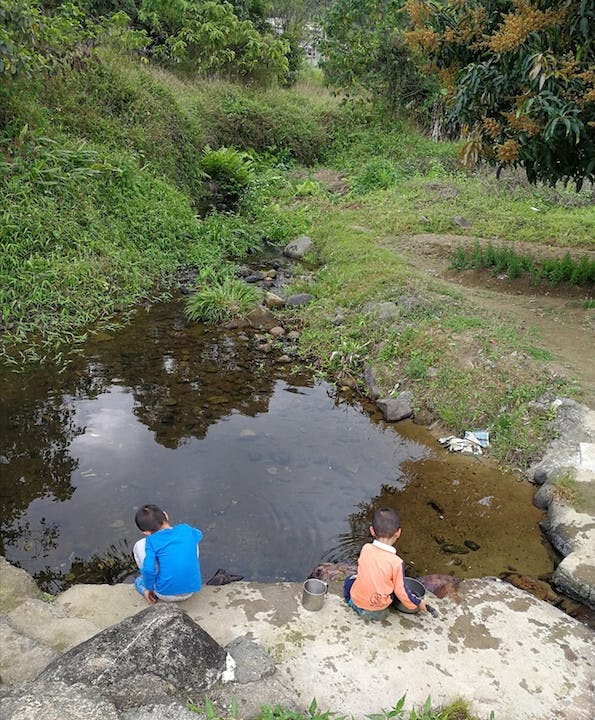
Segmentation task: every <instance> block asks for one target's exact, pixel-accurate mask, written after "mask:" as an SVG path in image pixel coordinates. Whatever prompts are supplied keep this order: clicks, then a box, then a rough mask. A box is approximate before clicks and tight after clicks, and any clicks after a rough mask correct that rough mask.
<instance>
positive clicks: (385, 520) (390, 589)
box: [344, 508, 428, 620]
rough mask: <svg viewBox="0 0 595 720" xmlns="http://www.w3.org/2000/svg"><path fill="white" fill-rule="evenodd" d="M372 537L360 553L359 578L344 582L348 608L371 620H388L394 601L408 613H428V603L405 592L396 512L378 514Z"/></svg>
mask: <svg viewBox="0 0 595 720" xmlns="http://www.w3.org/2000/svg"><path fill="white" fill-rule="evenodd" d="M370 534H371V535H372V537H373V538H374V541H373V542H371V543H367V544H366V545H364V546H363V548H362V549H361V552H360V555H359V559H358V561H357V575H355V576H352V577H350V578H347V579H346V580H345V586H344V594H345V600H346V601H347V604H348V605H349V606H350V607H351V608H353V609H354V610H355V612H356V613H357V614H358V615H361V616H362V617H365V618H369V619H371V620H381V619H383V618H384V617H386V615H387V613H388V608H389V607H390V605H391V604H392V602H393V600H399V601H400V602H401V603H402V604H403V605H404V606H405V607H406V608H407V609H408V610H421V612H427V610H428V608H427V605H426V602H425V600H421V599H420V598H418V597H416V596H414V595H410V594H409V593H408V592H407V589H406V588H405V584H404V576H405V572H404V565H403V560H402V559H401V558H400V557H399V556H398V555H397V551H396V550H395V548H394V547H393V545H394V543H396V541H397V540H398V539H399V538H400V537H401V525H400V521H399V516H398V514H397V512H396V510H393V509H392V508H379V509H378V510H376V512H375V513H374V517H373V518H372V525H371V526H370Z"/></svg>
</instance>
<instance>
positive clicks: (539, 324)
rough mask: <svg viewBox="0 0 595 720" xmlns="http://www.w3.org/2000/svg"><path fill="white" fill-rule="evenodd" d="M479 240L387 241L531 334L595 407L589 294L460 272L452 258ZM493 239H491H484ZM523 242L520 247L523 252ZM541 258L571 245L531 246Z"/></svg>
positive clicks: (594, 316)
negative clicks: (557, 246)
mask: <svg viewBox="0 0 595 720" xmlns="http://www.w3.org/2000/svg"><path fill="white" fill-rule="evenodd" d="M475 241H476V238H470V237H466V236H457V235H434V234H425V235H414V236H407V237H400V238H390V239H388V238H387V240H386V244H387V245H390V246H391V247H393V248H395V249H397V250H398V251H399V253H401V254H402V255H403V256H404V257H405V258H406V259H407V260H408V261H409V262H410V263H411V264H412V265H413V266H415V267H416V268H418V269H419V270H422V271H425V272H428V273H430V274H431V275H434V276H436V277H439V278H441V279H442V280H444V281H446V282H448V283H450V284H452V285H455V286H458V287H464V288H465V295H466V297H467V298H468V299H470V300H471V301H472V302H473V303H475V304H476V305H477V307H478V308H480V309H482V310H485V311H486V312H487V313H489V314H493V313H495V314H496V315H498V316H500V317H501V318H502V319H503V320H505V321H506V322H508V323H512V324H513V325H514V326H515V327H516V328H517V329H519V331H521V332H523V333H528V334H529V335H530V337H531V338H532V344H533V345H535V346H536V347H540V348H543V349H544V350H547V351H549V352H550V353H551V354H552V355H553V359H552V360H547V361H546V364H547V365H548V367H549V369H550V370H551V371H553V372H555V373H558V374H560V375H564V376H565V377H569V378H572V379H574V380H575V381H576V383H577V385H578V386H579V387H580V388H581V392H580V395H579V396H578V397H577V399H578V400H580V401H581V402H583V403H585V404H586V405H589V406H590V407H595V309H593V308H590V309H587V308H585V304H584V301H585V299H586V298H587V297H588V294H587V293H586V292H585V291H584V290H582V291H581V290H578V289H576V288H551V287H548V286H541V287H539V288H536V287H535V286H532V285H531V284H530V282H528V281H524V280H518V281H514V282H510V281H509V280H508V279H507V278H506V277H494V276H492V275H491V274H490V273H489V272H481V273H479V272H476V271H475V270H467V271H463V272H460V271H456V270H452V269H451V268H450V264H451V258H452V256H453V254H454V252H455V250H456V248H457V247H458V246H459V245H464V246H469V247H471V246H472V245H473V243H474V242H475ZM479 241H480V242H484V243H487V241H482V240H479ZM520 245H521V244H520V243H515V249H516V250H517V251H518V252H523V250H524V248H522V247H520ZM529 250H530V252H531V254H532V255H533V256H534V257H535V256H539V255H538V254H540V255H541V256H542V257H552V256H561V255H563V254H564V253H566V252H567V249H566V248H564V249H559V248H555V247H549V246H545V247H536V246H535V245H534V244H533V245H531V246H528V251H529ZM576 254H577V256H581V255H585V254H587V255H589V256H592V257H595V252H592V251H588V252H587V251H585V250H583V251H581V252H578V253H576Z"/></svg>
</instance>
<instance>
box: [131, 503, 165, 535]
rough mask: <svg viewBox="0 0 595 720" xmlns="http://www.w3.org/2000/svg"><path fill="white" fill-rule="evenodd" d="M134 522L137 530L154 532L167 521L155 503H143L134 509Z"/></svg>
mask: <svg viewBox="0 0 595 720" xmlns="http://www.w3.org/2000/svg"><path fill="white" fill-rule="evenodd" d="M134 522H135V523H136V526H137V527H138V529H139V530H142V531H143V532H145V531H147V530H148V531H150V532H155V531H156V530H159V528H160V527H161V526H162V525H163V524H164V523H166V522H167V518H166V517H165V513H164V512H163V510H162V509H161V508H158V507H157V505H143V506H142V507H141V508H139V509H138V510H137V511H136V515H135V516H134Z"/></svg>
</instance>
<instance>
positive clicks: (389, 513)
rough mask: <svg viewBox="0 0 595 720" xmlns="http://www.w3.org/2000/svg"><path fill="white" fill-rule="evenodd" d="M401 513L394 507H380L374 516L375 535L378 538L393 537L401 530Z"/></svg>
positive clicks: (373, 527)
mask: <svg viewBox="0 0 595 720" xmlns="http://www.w3.org/2000/svg"><path fill="white" fill-rule="evenodd" d="M400 528H401V523H400V521H399V515H398V514H397V511H396V510H393V508H378V510H376V511H375V512H374V516H373V517H372V529H373V530H374V532H373V535H374V536H375V537H377V538H392V537H394V536H395V535H396V534H397V533H398V532H399V530H400Z"/></svg>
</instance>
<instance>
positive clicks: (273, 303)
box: [264, 292, 285, 308]
mask: <svg viewBox="0 0 595 720" xmlns="http://www.w3.org/2000/svg"><path fill="white" fill-rule="evenodd" d="M264 304H265V305H266V306H267V307H268V308H279V307H284V306H285V300H284V299H283V298H282V297H280V296H279V295H275V293H272V292H268V293H267V294H266V295H265V297H264Z"/></svg>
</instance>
